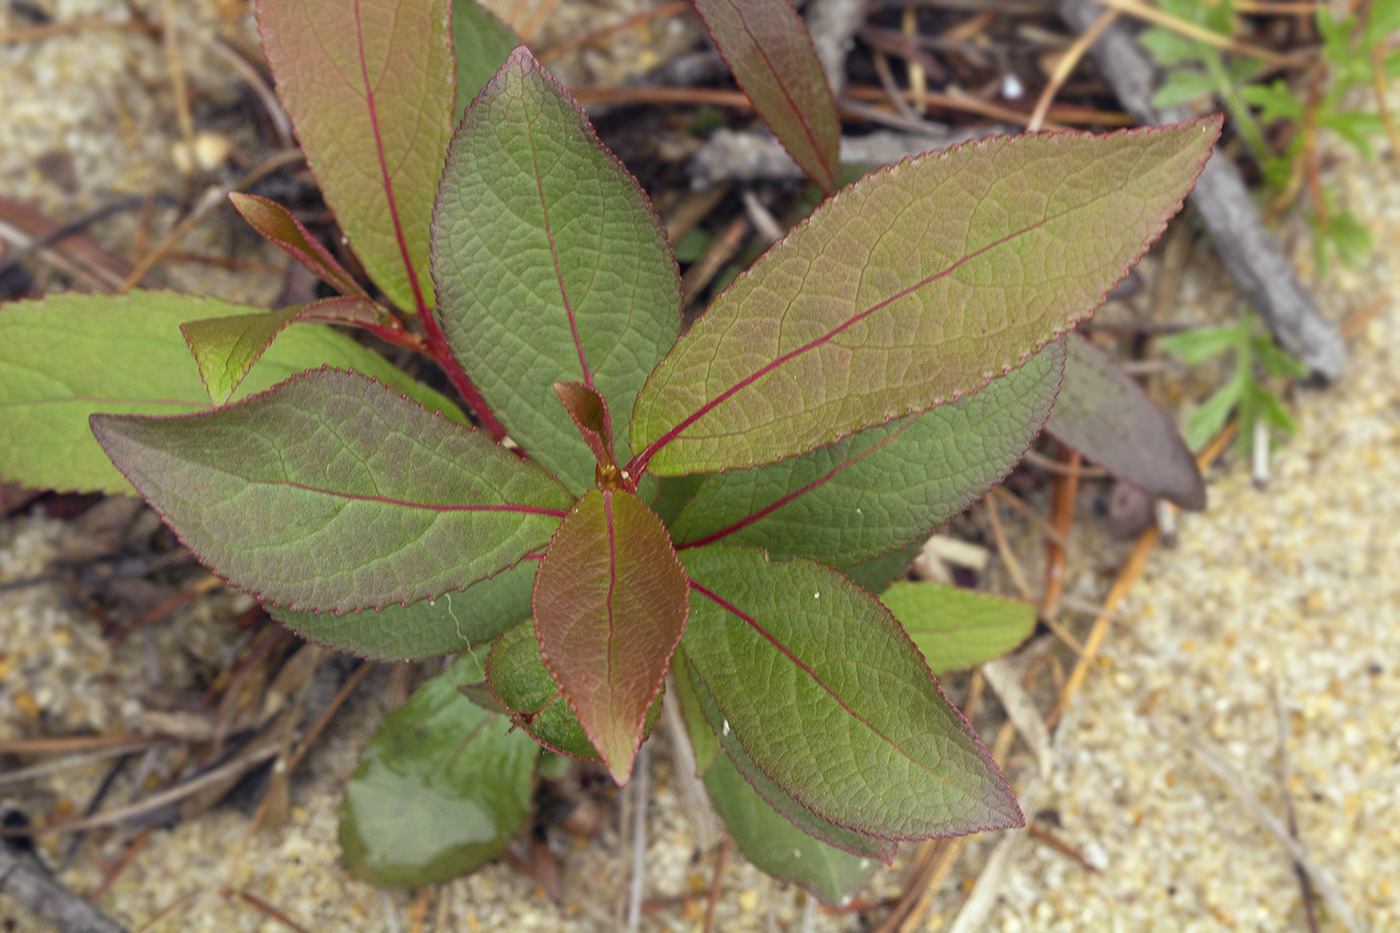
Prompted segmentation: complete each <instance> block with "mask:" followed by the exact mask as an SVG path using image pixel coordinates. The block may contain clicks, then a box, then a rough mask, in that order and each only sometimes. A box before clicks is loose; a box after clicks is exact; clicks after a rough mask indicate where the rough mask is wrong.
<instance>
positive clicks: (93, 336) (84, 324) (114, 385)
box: [0, 291, 466, 495]
mask: <svg viewBox="0 0 1400 933" xmlns="http://www.w3.org/2000/svg"><path fill="white" fill-rule="evenodd" d="M255 310H256V309H254V308H248V307H243V306H240V305H233V304H229V303H227V302H223V301H217V300H215V299H212V298H210V299H204V298H195V297H192V296H189V295H177V294H174V293H173V292H140V291H138V292H132V293H130V294H128V295H122V296H115V295H76V294H68V295H54V296H53V297H51V298H47V299H45V300H43V301H21V302H17V303H14V304H6V305H3V306H0V412H3V414H0V479H4V480H8V481H12V482H20V483H23V484H24V485H26V486H30V487H33V488H36V489H60V490H73V491H80V492H88V491H92V492H106V493H111V494H114V495H134V494H135V490H133V489H132V488H131V484H130V483H128V482H127V481H126V479H125V478H124V477H123V476H122V475H121V473H119V472H118V471H117V469H116V467H114V466H112V462H111V461H110V460H108V459H107V455H106V454H104V453H103V452H102V448H101V447H99V446H98V445H97V441H96V440H94V439H93V436H92V431H91V430H90V429H89V427H88V416H90V415H92V414H94V413H96V412H114V413H119V414H150V415H157V414H166V415H171V414H181V413H184V412H192V411H200V410H202V409H206V408H208V407H209V394H208V392H207V391H206V390H205V387H204V384H203V383H202V382H201V381H200V376H199V369H198V367H197V366H196V365H195V361H194V359H193V358H192V357H191V356H190V350H189V347H188V346H186V345H185V340H184V338H183V337H182V336H181V335H180V325H181V324H182V323H184V322H185V321H189V320H193V319H195V318H208V317H214V316H224V315H231V314H239V313H248V312H252V311H255ZM323 364H329V365H332V366H342V367H352V368H354V369H355V370H357V371H359V372H361V373H364V374H366V375H370V376H374V377H375V378H377V379H379V380H380V381H382V382H387V383H389V384H390V385H393V386H394V388H395V389H397V390H398V391H400V392H407V393H409V394H411V395H412V396H413V397H414V398H415V399H417V400H418V401H420V402H422V403H424V404H426V405H428V406H429V407H430V408H432V409H434V410H437V411H441V412H443V414H445V415H446V416H447V417H449V418H452V419H453V420H454V421H465V420H466V416H465V415H463V414H462V412H461V411H460V410H459V409H458V408H457V407H456V406H455V405H453V404H452V403H451V402H450V401H448V400H447V398H445V397H444V396H442V395H440V394H439V393H437V392H435V391H433V390H432V389H429V388H428V387H427V386H424V385H422V384H421V383H419V382H416V381H414V380H413V379H412V378H410V377H409V376H407V375H406V374H404V373H402V372H400V371H399V370H397V369H395V368H394V367H393V366H391V365H390V364H389V363H388V361H386V360H385V359H383V358H382V357H380V356H378V355H377V354H375V353H374V352H372V351H371V350H368V349H366V348H365V347H362V346H360V345H359V344H357V343H356V342H355V341H353V340H351V339H350V338H349V337H346V336H344V335H342V334H337V333H335V332H334V331H332V330H331V329H330V328H327V327H319V326H311V325H307V324H297V325H295V326H293V327H290V328H288V329H287V331H286V332H285V333H284V334H283V335H282V337H281V339H279V340H278V341H277V342H276V343H275V344H273V345H272V348H271V349H269V350H268V351H267V353H266V354H264V356H263V357H262V360H261V362H259V363H258V365H257V366H255V367H254V368H253V371H252V374H251V375H250V376H249V377H248V379H247V380H245V381H244V382H243V384H242V385H241V386H240V387H239V391H238V393H237V394H236V395H235V397H238V396H241V395H247V394H249V393H252V392H260V391H263V390H264V389H267V388H268V387H270V386H272V385H275V384H276V383H278V382H281V381H283V380H285V379H286V378H287V377H289V376H291V375H293V374H295V373H299V372H301V371H302V370H304V369H307V368H309V367H312V366H321V365H323Z"/></svg>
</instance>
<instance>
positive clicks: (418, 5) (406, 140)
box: [258, 0, 454, 311]
mask: <svg viewBox="0 0 1400 933" xmlns="http://www.w3.org/2000/svg"><path fill="white" fill-rule="evenodd" d="M450 3H451V0H379V2H374V3H370V2H356V3H352V4H349V5H347V4H345V3H344V2H343V0H260V2H259V3H258V27H259V32H260V34H261V36H262V47H263V52H264V53H265V54H266V55H267V60H268V64H270V65H271V66H272V71H273V74H274V75H275V76H276V78H277V96H278V98H279V99H281V101H282V105H283V106H284V107H285V108H286V110H287V116H289V117H291V118H292V123H293V124H294V125H295V126H296V131H297V139H298V141H299V142H300V143H301V148H302V151H303V152H305V153H306V160H307V164H308V165H310V166H311V170H312V171H313V172H314V173H315V174H316V180H317V181H318V182H320V185H321V191H322V193H323V194H324V195H325V197H326V203H327V204H329V205H330V207H331V209H332V210H334V211H335V215H336V219H337V220H338V221H339V222H340V226H341V228H342V229H343V230H344V231H345V233H346V235H347V236H349V237H350V242H351V243H352V244H353V245H354V247H355V253H356V255H358V256H359V258H360V261H361V262H362V263H364V266H365V269H366V270H367V271H368V272H369V274H370V278H372V279H374V281H375V284H377V285H378V286H379V287H380V288H382V289H383V290H384V293H385V294H386V295H388V296H389V298H390V299H391V300H392V301H393V302H394V303H396V304H397V305H399V307H401V308H405V309H408V310H415V311H419V310H425V309H428V308H431V307H432V306H433V293H432V288H431V282H430V281H429V268H428V223H429V220H430V219H431V218H432V211H433V198H434V197H435V196H436V194H437V186H438V177H439V176H440V175H441V174H442V165H443V160H444V159H445V158H446V155H447V142H448V139H449V138H450V137H451V135H452V126H451V120H452V106H453V81H452V76H453V71H454V68H453V63H452V43H451V37H450V35H449V26H448V18H449V9H450Z"/></svg>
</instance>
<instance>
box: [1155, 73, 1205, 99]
mask: <svg viewBox="0 0 1400 933" xmlns="http://www.w3.org/2000/svg"><path fill="white" fill-rule="evenodd" d="M1215 92H1216V86H1215V82H1214V81H1213V80H1212V79H1211V77H1210V75H1207V74H1205V73H1204V72H1200V71H1193V70H1191V69H1189V68H1178V69H1177V70H1175V71H1173V72H1172V73H1171V74H1169V75H1167V80H1166V81H1164V82H1163V83H1162V86H1161V87H1159V88H1158V89H1157V91H1156V93H1154V94H1153V95H1152V105H1153V106H1154V107H1160V108H1166V107H1176V106H1179V105H1181V104H1188V103H1190V102H1191V101H1193V100H1195V99H1196V98H1198V97H1204V96H1206V95H1210V96H1211V97H1214V96H1215Z"/></svg>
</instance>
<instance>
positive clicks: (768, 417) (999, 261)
mask: <svg viewBox="0 0 1400 933" xmlns="http://www.w3.org/2000/svg"><path fill="white" fill-rule="evenodd" d="M1219 132H1220V118H1219V117H1212V118H1209V119H1205V120H1199V121H1193V122H1189V123H1182V124H1178V125H1176V126H1170V127H1161V128H1150V129H1143V130H1131V131H1127V132H1121V133H1113V134H1110V135H1107V136H1088V135H1081V134H1077V133H1051V134H1040V135H1035V136H1024V137H1020V138H1016V139H1012V138H1008V137H997V138H994V139H988V140H982V141H979V142H975V143H968V144H965V145H963V146H960V147H957V148H954V149H950V150H948V151H947V152H943V153H931V154H928V155H924V156H920V157H919V158H917V159H914V160H912V161H909V162H904V163H901V164H900V165H897V166H895V167H893V168H891V169H888V170H886V171H884V172H880V173H877V174H875V175H872V176H870V177H869V178H867V179H866V180H865V181H864V182H862V183H861V184H859V185H856V186H854V187H852V188H849V189H846V190H844V191H843V192H842V193H841V194H839V195H838V196H836V197H834V198H832V199H831V200H829V201H827V202H826V203H825V204H824V205H822V206H821V207H820V208H818V209H817V211H816V212H815V213H814V214H813V215H812V216H811V218H810V219H809V220H808V221H807V223H806V224H804V225H802V226H799V227H797V228H796V229H795V230H794V231H793V232H792V233H790V234H788V236H787V237H786V238H785V239H784V240H783V241H782V242H780V243H779V244H777V245H776V246H774V247H773V248H772V249H770V250H769V251H768V252H767V253H765V254H764V255H763V256H762V257H761V258H760V259H759V260H758V261H757V262H756V263H754V265H753V266H752V267H751V268H750V269H749V271H748V272H746V273H745V274H744V275H743V276H741V277H740V278H739V279H738V280H736V281H735V283H734V284H733V285H732V286H730V287H729V289H728V290H726V291H725V292H724V294H722V295H721V296H720V297H719V298H718V299H716V300H715V302H714V303H713V304H712V305H711V306H710V309H709V311H708V312H707V313H706V314H705V316H704V317H702V318H701V319H700V320H699V321H698V322H696V324H695V326H694V327H692V328H691V329H690V330H689V331H688V332H687V333H686V334H685V336H683V337H682V338H681V339H680V340H679V341H678V342H677V344H676V346H675V348H674V349H673V350H672V351H671V352H670V353H669V354H667V357H666V360H665V361H664V363H663V364H662V365H660V366H658V367H657V368H656V370H655V371H654V372H653V373H652V375H651V377H650V378H649V379H648V380H647V383H646V386H645V387H644V388H643V390H642V393H641V395H640V396H639V397H638V399H637V404H636V406H635V408H634V409H633V422H632V445H633V449H634V450H635V451H636V452H637V457H636V460H635V461H634V463H633V468H634V471H636V470H639V469H640V468H642V467H644V466H645V467H647V468H649V469H651V470H652V471H654V472H657V473H660V474H662V475H675V474H680V473H692V472H702V471H709V470H724V469H732V468H736V467H738V468H744V467H749V466H754V465H756V464H761V463H770V462H772V461H775V460H778V459H781V458H782V457H786V456H790V455H792V454H798V453H805V452H806V451H808V450H811V449H812V448H814V447H817V446H820V445H823V444H827V443H830V442H831V441H834V440H836V439H838V438H840V437H843V436H845V435H847V434H851V433H853V432H855V431H858V430H860V429H861V428H864V427H870V426H872V425H876V424H883V423H885V422H887V421H889V420H890V419H892V418H896V417H902V416H903V415H906V414H910V413H912V412H918V411H925V410H927V409H930V408H933V407H935V406H937V405H940V404H943V403H946V402H950V401H953V400H955V399H957V398H959V397H960V396H962V395H966V394H968V393H970V392H974V391H976V390H977V389H979V388H981V387H982V386H984V385H986V384H987V382H988V381H989V380H990V379H991V378H993V377H995V376H998V375H1001V374H1003V373H1005V372H1007V371H1008V370H1009V369H1011V368H1012V367H1014V366H1019V365H1020V364H1021V363H1022V362H1023V361H1024V360H1025V359H1026V357H1027V356H1029V355H1030V354H1031V353H1032V352H1034V351H1035V350H1036V349H1038V348H1039V347H1041V346H1043V345H1044V344H1046V343H1048V342H1049V341H1051V340H1053V339H1054V338H1055V337H1057V336H1059V335H1060V334H1061V333H1063V332H1064V331H1066V330H1068V329H1069V328H1070V327H1072V326H1073V325H1074V324H1075V323H1076V322H1077V321H1080V320H1082V319H1084V318H1086V317H1087V316H1089V315H1090V314H1091V313H1093V311H1094V309H1095V308H1097V307H1098V305H1099V303H1100V302H1101V301H1102V299H1103V295H1104V293H1105V292H1106V291H1107V290H1108V289H1109V288H1110V287H1111V286H1112V285H1113V284H1114V282H1116V281H1117V280H1118V279H1120V278H1121V277H1122V276H1123V275H1124V273H1125V272H1126V270H1127V269H1128V268H1129V267H1130V266H1131V265H1132V264H1133V263H1134V262H1135V261H1136V260H1137V259H1138V257H1139V256H1141V254H1142V252H1143V251H1144V250H1145V249H1146V248H1147V246H1148V244H1150V243H1151V242H1152V240H1154V239H1155V238H1156V237H1157V235H1158V234H1159V233H1161V231H1162V228H1163V226H1164V225H1165V223H1166V221H1167V218H1168V217H1170V216H1171V214H1172V213H1173V212H1175V211H1176V209H1177V208H1178V207H1179V206H1180V204H1181V200H1182V198H1183V197H1185V195H1186V193H1187V192H1188V191H1190V190H1191V187H1192V186H1193V185H1194V184H1195V179H1196V176H1197V175H1198V174H1199V173H1200V171H1201V168H1202V167H1203V166H1204V165H1205V161H1206V159H1207V158H1208V157H1209V156H1210V152H1211V146H1212V145H1213V143H1214V141H1215V138H1216V137H1217V136H1218V135H1219ZM911 243H917V244H918V248H917V249H911V248H910V244H911Z"/></svg>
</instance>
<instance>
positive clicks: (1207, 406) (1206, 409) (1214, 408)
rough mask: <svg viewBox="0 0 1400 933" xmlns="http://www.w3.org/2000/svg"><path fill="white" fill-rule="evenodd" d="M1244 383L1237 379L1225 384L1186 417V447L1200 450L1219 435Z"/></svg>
mask: <svg viewBox="0 0 1400 933" xmlns="http://www.w3.org/2000/svg"><path fill="white" fill-rule="evenodd" d="M1244 388H1245V381H1244V380H1243V379H1241V378H1239V377H1236V378H1234V379H1231V380H1230V381H1229V382H1227V383H1225V384H1224V385H1223V386H1221V387H1220V388H1219V389H1218V390H1216V392H1215V394H1214V395H1212V396H1211V397H1210V398H1208V399H1206V400H1205V401H1204V402H1203V403H1202V404H1201V407H1199V408H1197V409H1196V410H1195V411H1193V412H1191V414H1189V415H1187V416H1186V446H1187V447H1190V448H1191V449H1192V450H1201V449H1203V448H1204V447H1205V446H1206V445H1207V444H1209V443H1210V440H1211V438H1213V437H1215V435H1217V434H1219V433H1220V431H1221V429H1222V428H1224V427H1225V422H1226V421H1227V420H1229V417H1230V412H1231V411H1233V410H1234V408H1235V405H1236V404H1238V403H1239V401H1240V397H1241V395H1242V394H1243V392H1244Z"/></svg>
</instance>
